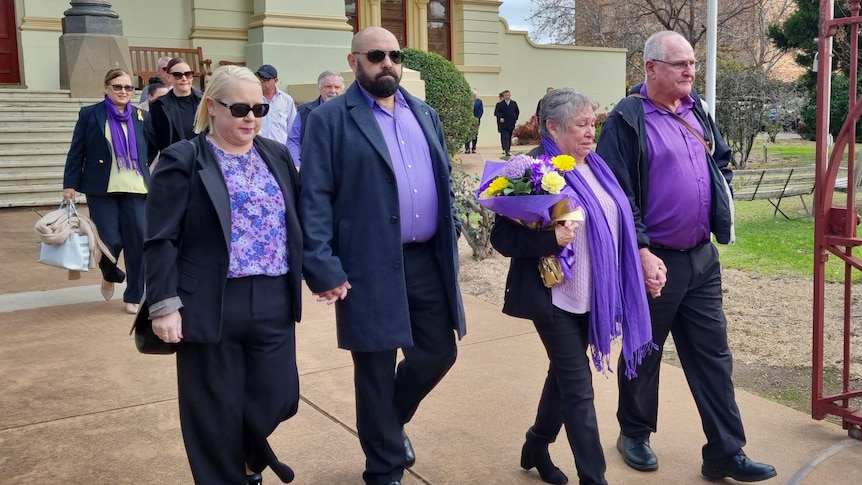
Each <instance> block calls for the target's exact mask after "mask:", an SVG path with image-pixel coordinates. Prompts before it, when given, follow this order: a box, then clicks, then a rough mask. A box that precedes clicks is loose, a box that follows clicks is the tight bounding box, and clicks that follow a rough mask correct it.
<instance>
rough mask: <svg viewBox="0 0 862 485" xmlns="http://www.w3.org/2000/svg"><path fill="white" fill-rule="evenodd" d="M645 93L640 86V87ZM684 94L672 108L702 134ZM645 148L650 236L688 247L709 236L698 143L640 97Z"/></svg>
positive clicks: (705, 177)
mask: <svg viewBox="0 0 862 485" xmlns="http://www.w3.org/2000/svg"><path fill="white" fill-rule="evenodd" d="M641 94H643V95H644V96H646V86H644V88H643V89H642V90H641ZM693 106H694V100H693V99H692V98H691V96H686V97H685V98H683V99H682V101H681V102H680V105H679V107H678V108H677V110H676V113H677V114H678V115H680V116H681V117H682V118H683V119H684V120H686V121H688V123H689V124H690V125H691V126H692V127H694V129H695V130H697V131H698V132H699V133H700V135H701V136H703V130H702V128H701V126H700V122H698V121H697V118H695V116H694V111H693ZM643 107H644V115H645V121H646V133H647V149H648V151H649V197H647V200H646V207H645V208H644V210H643V214H642V217H643V221H644V224H645V225H646V227H647V234H648V235H649V238H650V242H651V243H653V244H659V245H662V246H666V247H669V248H673V249H688V248H691V247H693V246H696V245H697V244H700V243H702V242H704V241H707V240H709V234H710V229H709V208H710V205H711V204H712V192H711V189H710V176H709V166H708V165H707V163H709V161H708V160H707V158H706V157H707V155H706V150H705V149H704V147H703V144H702V143H701V142H700V141H699V140H698V139H697V138H695V136H694V135H693V134H692V133H691V132H690V131H688V128H686V127H685V126H683V124H682V123H680V122H679V121H677V120H676V118H674V117H673V116H671V115H670V114H669V113H667V112H665V111H664V110H661V109H659V108H656V107H655V106H654V105H653V104H652V103H651V102H649V101H647V100H643Z"/></svg>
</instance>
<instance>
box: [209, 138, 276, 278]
mask: <svg viewBox="0 0 862 485" xmlns="http://www.w3.org/2000/svg"><path fill="white" fill-rule="evenodd" d="M210 146H211V147H212V148H213V151H214V152H215V155H216V160H218V164H219V168H221V171H222V174H223V175H224V181H225V183H226V184H227V191H228V194H229V195H230V264H229V266H228V271H227V277H228V278H243V277H245V276H253V275H266V276H281V275H283V274H286V273H287V271H288V269H289V267H288V263H287V227H286V225H285V220H284V195H283V194H282V192H281V187H279V185H278V182H276V181H275V177H273V176H272V172H270V171H269V167H267V166H266V162H264V160H263V158H261V156H260V153H258V151H257V149H256V148H254V146H252V147H251V150H249V151H248V152H246V153H243V154H241V155H235V154H232V153H225V152H224V151H223V150H221V149H220V148H219V147H217V146H215V145H214V144H213V143H212V142H210Z"/></svg>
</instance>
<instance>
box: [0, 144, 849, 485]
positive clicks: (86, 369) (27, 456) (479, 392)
mask: <svg viewBox="0 0 862 485" xmlns="http://www.w3.org/2000/svg"><path fill="white" fill-rule="evenodd" d="M490 150H491V149H490V148H489V149H488V151H489V152H490ZM491 153H494V155H496V150H494V151H493V152H491ZM461 157H462V158H465V159H467V158H469V160H465V164H468V165H471V166H476V165H478V166H481V160H482V159H481V158H480V155H461ZM489 158H490V157H489ZM38 217H39V216H38V214H36V213H35V212H34V211H33V210H32V209H3V210H0V227H3V228H4V229H3V231H2V232H0V256H2V261H4V269H3V271H2V274H3V278H0V280H2V282H0V389H2V392H0V410H2V412H0V470H2V475H0V476H2V478H0V483H10V484H11V483H16V484H17V483H21V484H46V483H51V484H89V483H113V484H132V483H135V484H141V483H143V484H185V483H191V475H190V472H189V470H188V465H187V462H186V458H185V454H184V450H183V444H182V438H181V436H180V430H179V421H178V415H177V402H176V373H175V369H174V359H173V357H163V356H145V355H140V354H138V353H137V352H136V351H135V348H134V344H133V341H132V338H131V337H130V336H129V335H128V331H129V326H130V325H131V317H130V316H129V315H126V314H124V313H123V305H122V302H121V299H120V297H119V295H120V294H121V291H119V289H118V291H117V292H116V294H115V298H114V300H112V301H109V302H104V301H101V297H100V295H99V289H98V282H99V277H98V274H97V273H95V272H90V273H89V274H85V275H84V277H83V278H82V279H81V280H77V281H74V282H68V281H66V280H65V273H64V272H63V271H62V270H59V269H54V268H48V267H44V266H42V265H39V264H37V263H36V258H37V256H38V247H39V246H38V242H37V239H36V237H35V236H34V235H33V234H32V227H33V224H35V222H36V220H37V219H38ZM500 284H503V281H502V279H501V281H500ZM305 297H306V298H305V302H304V303H305V306H304V314H303V319H302V323H301V324H299V326H298V327H297V342H298V364H299V370H300V387H301V394H302V402H301V404H300V409H299V413H298V414H297V416H295V417H294V418H292V419H291V420H289V421H287V422H285V423H283V424H282V425H281V426H280V427H279V429H278V430H277V431H276V432H275V433H274V435H273V436H272V437H271V443H272V445H273V448H274V449H275V450H276V452H277V453H278V455H279V456H280V457H281V458H282V459H283V461H285V462H286V463H288V464H290V465H291V466H292V467H293V468H294V470H295V471H296V477H297V478H296V480H295V482H294V483H297V484H324V485H329V484H332V485H339V484H359V483H361V478H360V477H361V473H362V468H363V461H364V458H363V456H362V451H361V449H360V448H359V443H358V441H357V439H356V436H355V414H354V408H353V382H352V375H353V374H352V363H351V359H350V354H349V353H348V352H346V351H343V350H339V349H337V348H336V344H335V342H336V340H335V327H334V312H333V309H332V307H328V306H325V305H322V304H319V303H317V302H315V301H314V300H313V298H312V297H311V295H310V294H306V295H305ZM464 300H465V306H466V311H467V318H468V335H467V336H466V338H465V339H464V340H463V341H462V342H460V344H459V357H458V362H457V363H456V364H455V366H454V368H453V369H452V371H451V372H450V373H449V375H448V376H447V377H446V378H445V379H444V380H443V382H442V383H441V384H440V385H439V386H438V388H437V389H435V391H434V392H433V393H432V394H431V395H430V396H429V397H428V398H427V399H426V400H425V402H423V404H422V406H421V407H420V409H419V412H418V413H417V415H416V417H415V418H414V420H413V421H412V422H411V423H410V424H408V426H407V428H406V430H407V432H408V434H409V435H410V438H411V440H412V441H413V444H414V447H415V449H416V453H417V463H416V465H415V467H414V468H412V469H411V470H409V471H408V472H407V473H406V474H405V479H404V483H405V485H406V484H410V485H414V484H433V485H442V484H513V485H519V484H524V485H527V484H540V483H542V482H541V481H540V480H539V478H538V475H537V474H536V472H535V471H532V472H525V471H523V470H521V469H520V467H519V466H518V459H519V453H520V446H521V444H522V441H523V437H524V432H525V431H526V429H527V428H528V427H529V426H530V425H531V424H532V419H533V417H534V413H535V407H536V404H537V402H538V398H539V393H540V389H541V385H542V382H543V379H544V375H545V373H546V370H547V358H546V356H545V354H544V350H543V348H542V345H541V343H540V342H539V339H538V337H537V336H536V334H535V331H534V329H533V327H532V325H531V324H530V323H529V322H527V321H524V320H518V319H514V318H510V317H507V316H505V315H503V314H502V313H501V312H500V309H499V308H497V307H496V306H493V305H490V304H488V303H485V302H483V301H481V300H478V299H476V298H473V297H469V296H466V297H465V299H464ZM594 386H595V390H596V407H597V411H598V419H599V426H600V432H601V436H602V443H603V447H604V450H605V455H606V457H607V462H608V472H607V478H608V481H609V483H611V484H636V483H637V484H662V485H668V484H698V483H704V482H705V479H703V478H702V477H701V476H700V463H701V460H700V446H701V445H702V444H703V433H702V431H701V428H700V422H699V418H698V415H697V412H696V409H695V407H694V404H693V401H692V399H691V396H690V393H689V391H688V388H687V385H686V382H685V378H684V376H683V373H682V371H681V370H680V369H679V368H676V367H673V366H670V365H665V366H664V369H663V374H662V393H661V399H662V402H661V415H660V423H659V426H660V428H661V429H660V432H659V433H657V434H655V435H654V436H653V438H652V445H653V448H654V450H655V451H656V452H657V453H658V455H659V461H660V468H659V470H658V471H656V472H652V473H640V472H636V471H634V470H632V469H630V468H628V467H627V466H626V465H625V464H624V463H623V461H622V459H621V458H620V456H619V453H617V451H616V449H615V448H614V442H615V439H616V436H617V433H618V428H617V425H616V420H615V416H614V413H615V411H616V386H615V380H614V377H613V376H611V377H610V378H607V377H605V376H603V375H601V374H595V375H594ZM737 400H738V402H739V406H740V409H741V412H742V415H743V419H744V422H745V425H746V432H747V435H748V441H749V445H748V446H747V447H746V448H745V450H746V452H747V453H748V454H749V456H751V457H752V458H753V459H756V460H759V461H765V462H769V463H772V464H773V465H775V467H776V468H777V469H778V477H776V478H774V479H772V480H770V481H768V482H766V483H774V484H779V483H782V484H806V485H814V484H817V485H820V484H851V483H860V482H862V467H859V466H858V464H859V463H862V442H859V441H856V440H854V439H851V438H848V437H847V434H846V432H845V431H843V430H842V429H841V428H840V427H839V426H836V425H834V424H831V423H827V422H822V421H814V420H812V419H811V418H810V417H809V416H808V415H806V414H804V413H800V412H797V411H794V410H792V409H789V408H786V407H783V406H780V405H778V404H775V403H772V402H770V401H767V400H765V399H762V398H760V397H758V396H755V395H753V394H750V393H747V392H745V391H741V390H737ZM551 454H552V456H553V458H554V460H555V462H556V463H557V465H558V466H560V467H561V468H562V469H563V471H564V472H566V473H567V474H568V475H569V478H570V480H571V482H572V483H575V482H576V473H575V468H574V460H573V458H572V454H571V452H570V450H569V448H568V444H567V442H566V440H565V438H564V437H563V436H561V437H560V439H558V441H557V442H556V443H555V444H553V445H552V447H551ZM264 477H265V483H267V484H270V485H272V484H275V483H279V482H278V480H277V478H276V477H275V476H274V475H273V474H271V473H269V472H268V471H267V472H265V474H264ZM728 483H732V481H728Z"/></svg>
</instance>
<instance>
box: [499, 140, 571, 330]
mask: <svg viewBox="0 0 862 485" xmlns="http://www.w3.org/2000/svg"><path fill="white" fill-rule="evenodd" d="M542 153H544V150H542V147H541V146H540V147H537V148H535V149H533V150H532V151H531V152H530V156H534V157H535V156H538V155H541V154H542ZM491 245H492V246H494V249H496V250H497V252H499V253H500V254H502V255H503V256H507V257H510V258H511V259H510V261H509V274H508V276H507V277H506V292H505V294H504V295H503V313H505V314H506V315H511V316H513V317H518V318H528V319H530V320H544V321H550V319H551V314H552V312H553V304H552V303H551V289H550V288H546V287H545V285H544V284H543V283H542V279H541V277H540V276H539V258H544V257H545V256H552V255H555V254H558V253H559V252H560V246H559V245H558V244H557V236H556V234H555V233H554V231H537V230H534V229H529V228H527V227H525V226H522V225H521V224H518V223H517V222H513V221H512V220H511V219H509V218H508V217H503V216H497V219H496V220H495V221H494V227H493V228H492V229H491Z"/></svg>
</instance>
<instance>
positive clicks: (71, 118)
mask: <svg viewBox="0 0 862 485" xmlns="http://www.w3.org/2000/svg"><path fill="white" fill-rule="evenodd" d="M77 121H78V112H77V111H74V112H73V111H62V112H55V113H52V114H45V115H44V116H26V115H25V116H21V115H18V116H13V115H11V114H8V113H5V112H2V111H0V128H15V127H18V126H34V127H42V126H50V127H54V128H68V130H69V133H71V132H72V130H73V129H74V128H75V123H76V122H77Z"/></svg>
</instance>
